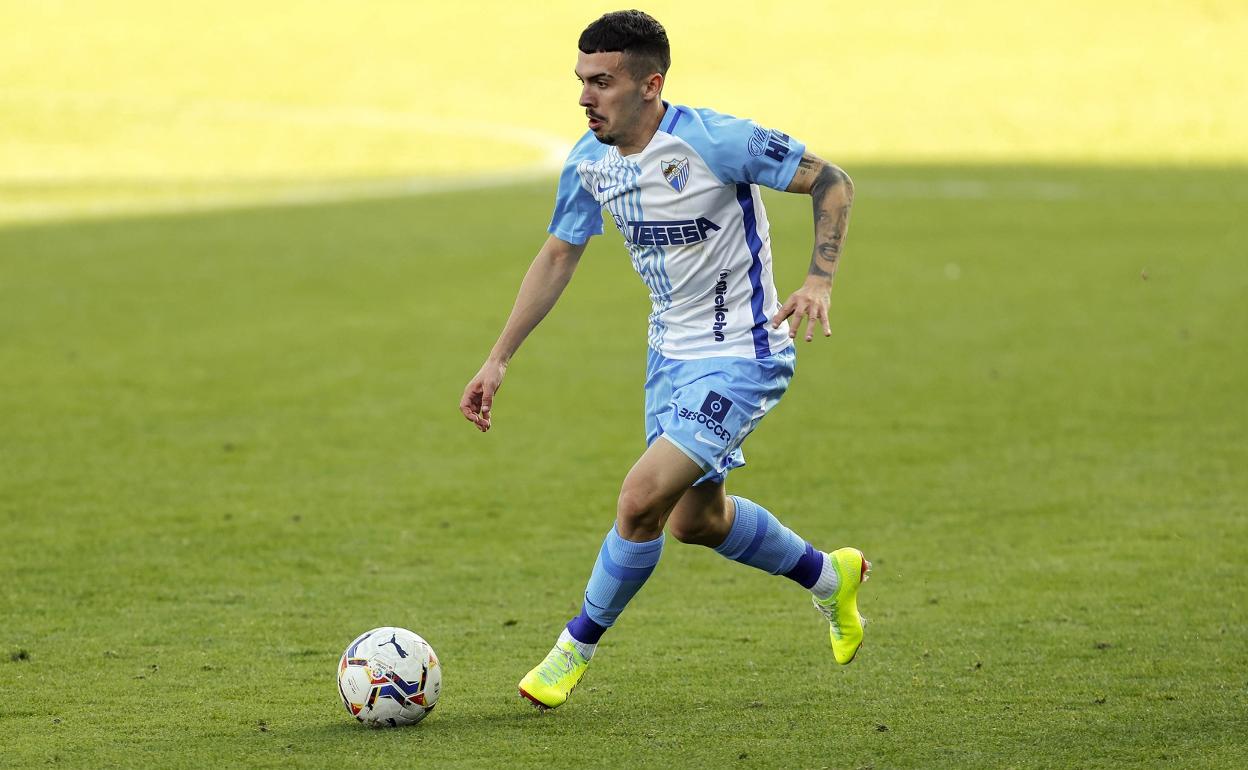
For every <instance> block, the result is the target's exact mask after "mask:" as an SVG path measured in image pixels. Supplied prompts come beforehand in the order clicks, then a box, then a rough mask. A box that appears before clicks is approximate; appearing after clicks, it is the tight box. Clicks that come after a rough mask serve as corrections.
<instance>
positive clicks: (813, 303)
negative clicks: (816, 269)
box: [771, 278, 832, 342]
mask: <svg viewBox="0 0 1248 770" xmlns="http://www.w3.org/2000/svg"><path fill="white" fill-rule="evenodd" d="M831 295H832V284H831V282H827V281H823V280H818V279H813V278H808V279H807V280H806V283H804V284H802V288H800V289H798V290H797V291H795V292H793V293H792V294H790V295H789V298H788V300H787V301H785V303H784V304H783V305H781V306H780V310H778V311H777V312H776V314H775V315H774V316H772V318H771V328H773V329H779V328H780V324H782V323H784V321H785V319H786V318H787V319H789V339H791V340H793V339H797V334H798V327H800V326H801V325H802V321H805V322H806V341H807V342H810V341H811V340H812V339H814V338H815V327H816V326H822V327H823V336H825V337H831V336H832V324H831V322H830V321H829V320H828V305H829V304H830V302H831Z"/></svg>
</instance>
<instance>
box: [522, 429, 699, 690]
mask: <svg viewBox="0 0 1248 770" xmlns="http://www.w3.org/2000/svg"><path fill="white" fill-rule="evenodd" d="M702 473H703V470H702V469H701V468H700V467H699V466H698V465H697V464H696V463H694V462H693V460H691V459H689V457H688V456H687V455H686V454H685V453H684V452H682V451H681V450H680V449H677V448H676V447H675V446H674V445H673V444H671V443H670V442H668V441H663V440H659V441H655V442H654V443H652V444H651V445H650V447H649V448H648V449H647V450H646V451H645V453H644V454H642V456H641V459H639V460H638V461H637V463H636V464H635V465H634V466H633V468H632V470H631V471H629V473H628V476H627V477H626V478H625V479H624V484H623V486H622V487H621V489H620V498H619V503H618V504H617V506H616V520H615V524H614V525H613V526H612V527H611V531H610V532H608V533H607V536H606V539H605V540H604V541H603V543H602V548H600V549H599V551H598V559H597V560H596V561H595V562H594V568H593V571H592V572H591V573H590V576H589V584H588V585H587V586H586V587H585V601H584V603H583V604H582V605H581V612H580V614H579V615H577V616H576V617H575V618H573V619H572V621H571V622H569V623H568V625H567V627H566V628H564V630H563V632H562V633H561V634H560V635H559V639H558V640H557V641H556V642H555V646H554V647H553V648H552V649H551V651H550V652H549V653H547V655H546V658H545V659H544V660H543V661H542V662H541V663H539V664H538V665H537V666H536V667H534V668H533V670H531V671H530V672H529V673H528V674H526V675H525V677H524V678H523V679H521V680H520V694H521V695H522V696H524V697H525V698H527V699H528V700H529V701H530V702H532V703H533V705H535V706H537V707H538V708H543V709H546V708H556V707H558V706H561V705H563V703H564V702H565V701H566V700H567V699H568V693H570V692H571V691H572V688H573V687H575V686H576V685H577V683H579V682H580V681H581V677H583V676H584V675H585V671H586V669H587V668H588V667H589V661H590V659H591V658H592V657H593V655H594V651H595V649H596V648H597V645H598V640H599V639H600V638H601V637H602V635H603V633H604V632H606V630H607V629H608V628H610V627H611V625H612V624H614V623H615V621H616V618H618V617H619V615H620V613H621V612H622V611H623V610H624V607H625V606H626V605H627V604H628V602H629V600H630V599H632V598H633V596H634V595H636V593H637V592H638V591H639V590H641V587H642V585H644V584H645V582H646V579H647V578H649V577H650V574H651V573H652V572H654V568H655V566H656V565H657V564H658V563H659V555H660V554H661V553H662V551H663V524H664V522H665V521H666V520H667V516H668V514H669V513H670V512H671V510H672V506H674V505H675V504H676V502H677V501H678V500H679V499H680V498H681V496H682V495H683V494H684V493H685V490H687V489H688V488H689V485H690V484H692V483H693V482H694V481H695V480H697V478H698V477H699V476H701V475H702Z"/></svg>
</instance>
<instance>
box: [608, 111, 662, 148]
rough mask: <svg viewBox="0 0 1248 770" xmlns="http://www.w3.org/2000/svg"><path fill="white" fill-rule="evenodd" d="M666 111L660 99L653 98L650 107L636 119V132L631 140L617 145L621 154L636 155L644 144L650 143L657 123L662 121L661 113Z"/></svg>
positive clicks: (657, 126)
mask: <svg viewBox="0 0 1248 770" xmlns="http://www.w3.org/2000/svg"><path fill="white" fill-rule="evenodd" d="M666 111H667V107H665V106H664V105H663V100H662V99H655V100H654V102H653V103H652V105H651V106H650V107H647V108H646V109H645V110H643V111H642V114H641V119H640V120H639V121H638V127H637V133H636V134H634V135H633V137H632V139H631V141H628V142H621V143H620V144H619V145H617V147H618V149H619V151H620V154H621V155H636V154H637V153H639V152H641V151H642V150H644V149H646V145H648V144H650V140H651V139H653V138H654V135H655V133H656V132H658V130H659V124H660V123H662V122H663V113H665V112H666Z"/></svg>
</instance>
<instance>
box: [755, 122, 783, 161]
mask: <svg viewBox="0 0 1248 770" xmlns="http://www.w3.org/2000/svg"><path fill="white" fill-rule="evenodd" d="M749 149H750V154H751V155H756V156H757V155H766V156H767V157H768V158H771V159H772V160H774V161H776V162H777V163H782V162H783V161H784V157H785V156H786V155H788V154H789V135H788V134H786V133H783V132H780V131H776V130H774V129H772V130H770V131H769V130H767V129H765V128H763V127H762V126H755V128H754V133H752V134H750V141H749Z"/></svg>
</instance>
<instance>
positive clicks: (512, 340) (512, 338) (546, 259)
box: [459, 235, 588, 433]
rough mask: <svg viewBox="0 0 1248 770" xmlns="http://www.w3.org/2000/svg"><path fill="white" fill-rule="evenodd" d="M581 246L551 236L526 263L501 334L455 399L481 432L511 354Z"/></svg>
mask: <svg viewBox="0 0 1248 770" xmlns="http://www.w3.org/2000/svg"><path fill="white" fill-rule="evenodd" d="M586 243H588V239H587V240H586ZM585 245H586V244H585V243H580V244H576V243H569V242H567V241H565V240H563V239H561V238H558V237H556V236H554V235H552V236H550V237H549V238H547V239H546V243H545V244H543V246H542V248H541V250H539V251H538V252H537V256H536V257H535V258H534V259H533V264H531V265H529V271H528V272H527V273H525V276H524V280H523V281H522V282H521V283H520V292H519V294H517V295H516V303H515V305H513V306H512V308H511V315H510V316H509V317H508V318H507V323H506V324H505V325H504V326H503V332H502V334H500V335H499V336H498V341H497V342H495V343H494V347H493V349H491V350H490V355H489V356H488V357H487V358H486V359H485V363H484V364H482V365H481V370H480V371H478V372H477V375H476V376H475V377H473V378H472V380H471V381H470V382H469V383H468V386H467V387H465V388H464V395H463V398H461V399H460V400H459V411H460V412H461V413H463V415H464V417H465V418H466V419H467V420H468V421H469V422H471V423H473V424H474V425H476V426H477V429H478V430H480V431H481V432H482V433H484V432H485V431H487V430H489V429H490V408H491V407H492V406H493V403H494V394H495V393H497V392H498V388H499V386H501V385H502V383H503V376H504V375H505V374H506V373H507V365H508V364H509V363H510V362H511V357H512V356H514V355H515V354H516V351H517V350H519V349H520V345H521V343H523V342H524V340H525V338H526V337H528V336H529V333H530V332H532V331H533V329H535V328H536V327H537V325H538V324H539V323H540V322H541V320H542V319H543V318H545V317H546V314H547V313H549V312H550V309H551V308H553V307H554V306H555V302H557V301H558V299H559V296H560V295H561V294H563V290H564V288H566V287H567V285H568V282H569V281H570V280H572V273H573V272H575V271H576V266H577V264H578V263H579V262H580V259H581V255H582V254H584V253H585Z"/></svg>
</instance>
